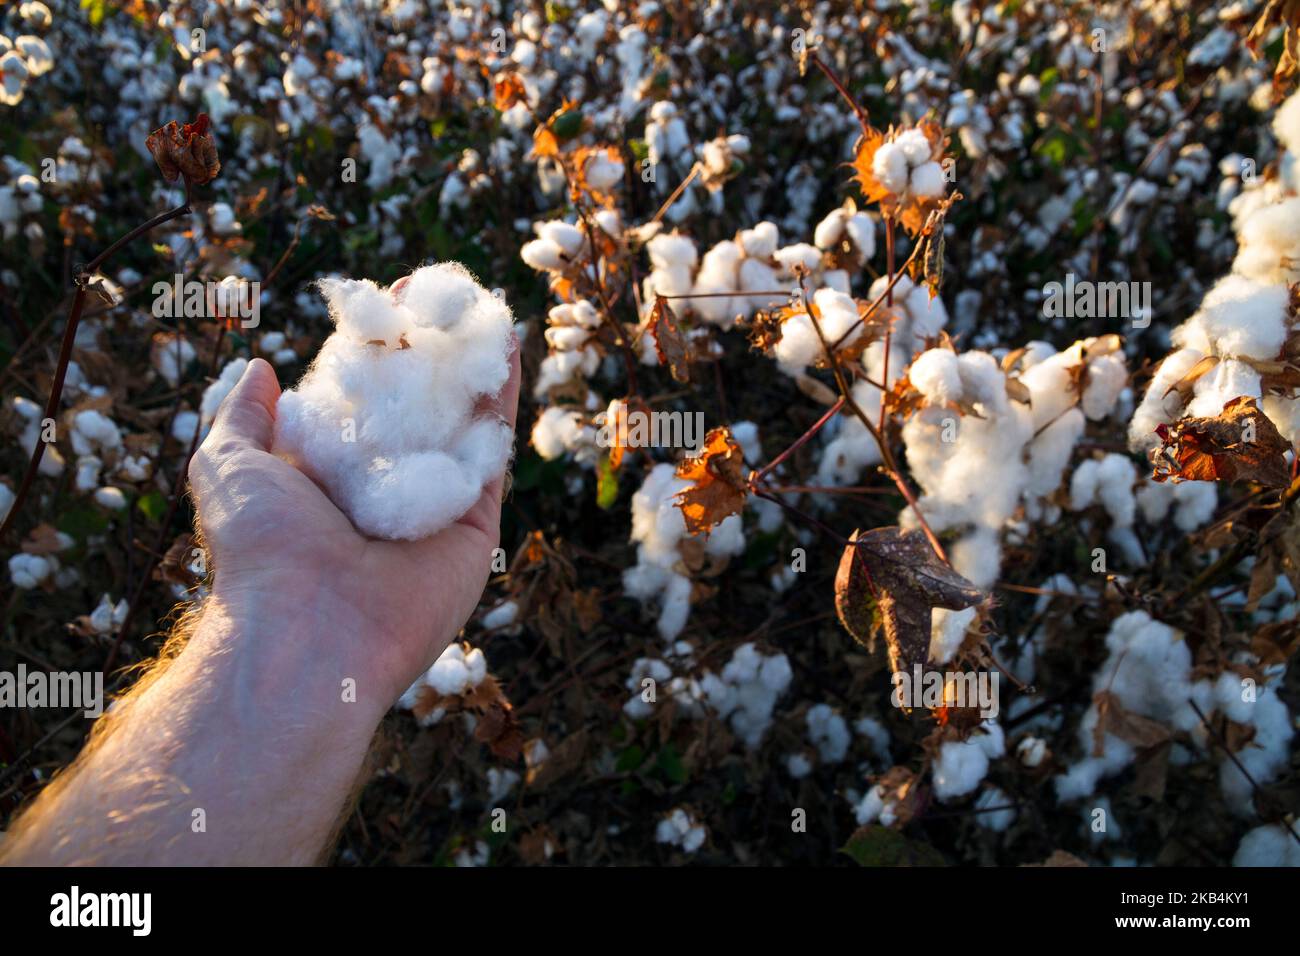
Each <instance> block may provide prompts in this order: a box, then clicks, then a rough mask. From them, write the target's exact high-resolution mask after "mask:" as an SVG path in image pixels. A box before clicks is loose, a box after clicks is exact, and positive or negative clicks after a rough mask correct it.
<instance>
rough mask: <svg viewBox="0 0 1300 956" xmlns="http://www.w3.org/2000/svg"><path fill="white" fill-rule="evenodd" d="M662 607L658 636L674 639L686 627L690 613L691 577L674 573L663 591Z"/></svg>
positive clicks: (667, 639) (668, 639)
mask: <svg viewBox="0 0 1300 956" xmlns="http://www.w3.org/2000/svg"><path fill="white" fill-rule="evenodd" d="M662 601H663V607H662V610H661V611H660V612H659V621H658V628H659V636H660V637H662V638H663V639H664V640H666V641H671V640H675V639H676V638H677V635H678V634H680V633H681V632H682V629H683V628H684V627H686V619H687V618H688V617H690V614H691V579H690V578H688V577H686V576H685V575H681V574H674V575H673V576H672V577H671V578H669V580H668V587H667V588H666V589H665V590H664V592H663V597H662Z"/></svg>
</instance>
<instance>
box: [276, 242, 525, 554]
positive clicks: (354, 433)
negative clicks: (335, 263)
mask: <svg viewBox="0 0 1300 956" xmlns="http://www.w3.org/2000/svg"><path fill="white" fill-rule="evenodd" d="M321 291H322V292H323V293H324V295H325V298H326V300H327V301H328V302H329V306H330V314H331V316H332V317H333V319H334V322H335V324H336V326H337V328H336V330H335V331H334V333H333V334H332V335H331V336H330V337H329V338H328V339H327V340H326V341H325V344H324V345H323V346H322V347H321V351H320V353H319V354H318V355H317V356H316V359H315V361H314V362H313V364H312V366H311V368H310V369H309V370H308V372H307V374H306V375H305V376H304V377H303V379H302V381H300V382H299V383H298V385H297V386H296V387H295V388H294V389H292V390H291V391H288V392H285V393H284V394H283V395H281V397H280V404H279V411H278V412H277V415H276V431H275V445H274V451H275V452H276V454H278V455H280V456H281V457H282V458H284V459H286V460H287V461H289V462H291V463H292V464H294V465H296V466H297V467H298V468H300V469H302V470H303V471H304V472H306V473H307V474H308V475H310V476H311V477H313V478H314V479H315V480H316V481H318V482H319V483H320V484H321V485H322V486H323V487H324V488H325V490H326V491H327V492H328V493H329V495H330V497H331V498H332V499H333V500H334V502H335V503H336V504H337V505H339V507H340V508H342V509H343V511H344V512H346V513H347V515H348V516H349V517H350V518H351V519H352V521H353V523H354V524H356V526H357V527H358V528H359V529H361V530H362V531H363V532H365V533H366V534H369V535H373V536H375V537H379V538H407V539H414V538H422V537H425V536H426V535H429V534H433V533H435V532H437V531H439V530H441V529H442V528H445V527H447V526H448V525H449V524H451V523H452V522H453V521H455V520H456V519H457V518H459V517H461V516H462V515H464V514H465V512H467V511H468V510H469V509H470V507H471V506H473V504H474V502H475V501H477V500H478V497H479V495H480V494H481V493H482V490H483V487H484V486H485V485H486V484H487V483H488V482H490V481H491V480H492V479H494V478H496V477H497V476H499V475H500V474H501V472H502V471H503V470H504V468H505V464H506V461H507V459H508V458H509V456H510V449H511V442H512V438H513V433H512V431H511V429H510V428H509V426H507V425H506V424H505V423H504V422H502V421H501V420H500V419H499V418H498V417H497V416H496V415H492V414H482V413H480V412H479V411H477V410H476V406H477V405H478V404H479V403H480V401H481V400H482V399H484V398H485V397H488V396H495V395H497V394H499V393H500V391H501V388H502V386H503V385H505V383H506V380H507V378H508V377H509V374H510V366H509V361H508V355H509V350H510V347H511V337H512V327H513V326H512V320H511V315H510V309H509V308H508V307H507V306H506V304H505V302H504V301H502V300H501V299H499V298H497V297H495V296H493V295H492V294H491V293H489V292H488V291H487V290H486V289H484V288H482V287H481V286H480V285H478V283H477V282H475V281H474V279H473V277H472V276H471V275H470V274H469V272H468V271H466V270H465V269H464V268H463V267H461V266H459V265H456V264H454V263H442V264H438V265H432V266H425V267H424V268H421V269H418V270H416V271H415V272H414V273H412V275H411V276H410V278H409V280H408V281H407V282H406V283H405V284H403V285H401V286H400V287H399V288H398V290H397V291H396V292H394V291H393V289H392V288H387V289H385V288H381V287H380V286H378V285H376V284H375V283H374V282H371V281H369V280H349V279H338V278H328V279H324V280H322V281H321Z"/></svg>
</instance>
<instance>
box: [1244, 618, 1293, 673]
mask: <svg viewBox="0 0 1300 956" xmlns="http://www.w3.org/2000/svg"><path fill="white" fill-rule="evenodd" d="M1297 650H1300V622H1297V621H1296V620H1294V619H1291V620H1286V621H1273V622H1271V623H1269V624H1265V625H1264V626H1263V627H1261V628H1260V629H1259V630H1258V631H1256V632H1255V634H1254V636H1253V637H1252V638H1251V639H1250V652H1251V653H1252V654H1254V655H1255V657H1257V658H1258V659H1259V664H1260V666H1261V667H1269V666H1271V665H1273V664H1285V663H1286V662H1287V660H1288V659H1289V658H1290V657H1291V655H1293V654H1294V653H1295V652H1296V651H1297Z"/></svg>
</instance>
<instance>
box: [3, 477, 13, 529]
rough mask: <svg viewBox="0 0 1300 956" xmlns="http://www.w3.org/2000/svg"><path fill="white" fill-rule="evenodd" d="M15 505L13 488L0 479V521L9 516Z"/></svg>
mask: <svg viewBox="0 0 1300 956" xmlns="http://www.w3.org/2000/svg"><path fill="white" fill-rule="evenodd" d="M13 506H14V492H13V489H12V488H10V487H9V486H8V485H6V484H5V483H4V482H3V481H0V522H2V521H4V520H5V518H7V517H9V509H10V508H12V507H13Z"/></svg>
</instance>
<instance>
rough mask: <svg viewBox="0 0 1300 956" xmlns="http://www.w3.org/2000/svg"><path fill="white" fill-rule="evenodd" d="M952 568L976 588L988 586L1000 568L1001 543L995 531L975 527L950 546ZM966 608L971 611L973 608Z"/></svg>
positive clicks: (995, 578) (995, 579)
mask: <svg viewBox="0 0 1300 956" xmlns="http://www.w3.org/2000/svg"><path fill="white" fill-rule="evenodd" d="M949 557H950V558H951V559H952V566H953V569H954V570H955V571H956V572H957V573H958V574H960V575H962V576H963V577H965V578H966V579H967V580H968V581H970V583H971V584H973V585H975V586H976V587H977V588H989V587H992V586H993V583H994V582H995V581H997V579H998V571H999V570H1001V568H1002V544H1001V542H1000V541H999V539H998V534H997V532H996V531H992V530H990V529H988V528H976V529H975V530H974V531H972V532H971V533H970V534H968V535H966V536H964V537H962V538H960V539H958V540H957V542H956V543H955V544H954V545H953V546H952V549H951V552H950V554H949ZM967 610H970V611H973V610H974V609H973V608H968V609H967Z"/></svg>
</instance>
